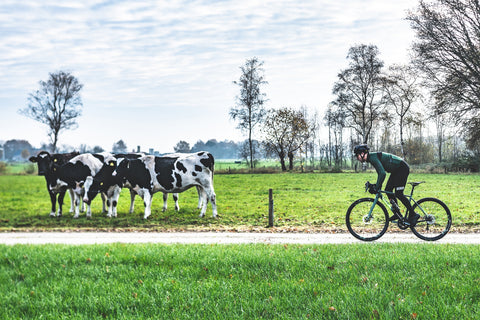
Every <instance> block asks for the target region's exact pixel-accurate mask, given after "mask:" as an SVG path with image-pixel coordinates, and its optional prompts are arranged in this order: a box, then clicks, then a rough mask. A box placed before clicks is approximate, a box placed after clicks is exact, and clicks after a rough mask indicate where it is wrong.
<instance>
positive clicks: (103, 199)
mask: <svg viewBox="0 0 480 320" xmlns="http://www.w3.org/2000/svg"><path fill="white" fill-rule="evenodd" d="M100 195H101V196H102V213H105V212H107V207H106V205H105V202H106V198H107V197H106V196H105V193H103V192H102V193H101V194H100Z"/></svg>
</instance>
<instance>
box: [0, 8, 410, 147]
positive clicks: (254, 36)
mask: <svg viewBox="0 0 480 320" xmlns="http://www.w3.org/2000/svg"><path fill="white" fill-rule="evenodd" d="M417 5H418V2H417V0H402V1H397V0H341V1H331V0H305V1H298V0H262V1H258V0H242V1H238V0H235V1H220V0H217V1H215V0H211V1H207V0H199V1H190V0H189V1H184V0H172V1H143V0H135V1H131V0H126V1H117V0H82V1H76V0H75V1H70V0H56V1H54V0H42V1H38V0H22V1H17V0H2V1H1V3H0V110H1V112H0V141H7V140H10V139H23V140H27V141H29V142H30V143H31V144H32V145H33V146H34V147H37V148H39V147H40V146H41V144H42V143H49V138H48V135H47V128H46V126H45V125H43V124H41V123H39V122H36V121H34V120H31V119H29V118H27V117H25V116H24V115H21V114H20V113H19V112H18V110H19V109H23V108H25V107H26V106H27V105H28V95H29V94H30V93H33V92H35V91H36V90H38V89H39V81H42V80H43V81H46V80H48V77H49V73H54V72H58V71H60V70H62V71H67V72H70V73H71V74H73V75H74V76H75V77H76V78H77V79H78V80H79V82H80V83H82V84H83V86H84V87H83V89H82V90H81V92H80V95H81V99H82V103H83V108H82V115H81V116H80V117H79V118H78V121H77V122H78V127H77V128H76V129H74V130H68V131H62V132H61V133H60V138H59V142H58V146H60V147H62V146H70V147H72V148H78V146H80V145H82V144H83V145H87V146H89V147H93V146H100V147H102V148H104V149H105V150H106V151H111V149H112V146H113V144H114V143H115V142H117V141H119V140H120V139H122V140H123V141H124V142H125V143H126V145H127V147H128V149H129V150H136V149H137V146H140V148H141V150H142V151H148V150H149V149H154V150H157V151H159V152H161V153H166V152H173V147H174V146H175V145H176V144H177V142H179V141H180V140H184V141H187V142H188V143H189V144H190V146H193V145H194V144H195V143H196V142H197V141H198V140H202V141H204V142H206V141H208V140H210V139H216V140H217V141H223V140H233V141H236V142H238V141H243V140H244V139H245V138H246V134H245V133H244V132H242V131H240V130H239V129H237V128H236V127H237V123H236V122H234V121H233V120H231V119H230V117H229V111H230V109H231V108H232V107H234V106H235V103H236V99H235V98H236V96H237V95H238V94H239V92H240V90H239V87H238V86H237V85H235V84H234V83H233V81H236V80H238V79H239V78H240V75H241V71H240V67H241V66H242V65H244V64H245V62H246V60H247V59H251V58H252V57H257V58H258V59H259V60H260V61H263V62H264V65H263V68H264V72H265V73H264V75H265V79H266V80H267V81H268V84H267V85H265V86H264V87H263V92H264V93H265V94H266V98H267V99H268V102H267V104H266V107H267V108H279V107H292V108H300V107H302V106H305V107H307V108H308V110H309V111H310V112H311V113H312V114H313V113H314V112H317V113H318V114H319V115H320V116H321V117H322V118H323V114H324V112H325V109H326V107H327V106H328V104H329V103H330V102H331V101H332V100H334V96H333V95H332V93H331V92H332V88H333V85H334V83H335V81H337V80H338V78H337V75H338V73H339V72H340V71H341V70H343V69H345V68H346V67H347V66H348V60H347V58H346V56H347V53H348V50H349V48H350V47H352V46H354V45H358V44H373V45H376V46H377V47H378V49H379V51H380V56H379V58H380V59H381V60H383V61H384V62H385V65H386V66H388V65H391V64H394V63H397V64H401V63H407V62H408V60H409V58H408V56H409V49H410V47H411V44H412V42H413V40H414V32H413V30H412V29H411V28H410V26H409V23H408V21H406V20H405V17H406V14H407V10H411V9H414V8H415V7H416V6H417Z"/></svg>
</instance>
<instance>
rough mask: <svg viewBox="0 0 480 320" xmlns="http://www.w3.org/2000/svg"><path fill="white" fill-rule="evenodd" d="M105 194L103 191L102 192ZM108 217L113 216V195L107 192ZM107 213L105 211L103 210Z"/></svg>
mask: <svg viewBox="0 0 480 320" xmlns="http://www.w3.org/2000/svg"><path fill="white" fill-rule="evenodd" d="M102 195H103V192H102ZM106 202H107V217H109V218H111V217H112V197H109V196H108V194H107V201H106ZM102 213H105V212H102Z"/></svg>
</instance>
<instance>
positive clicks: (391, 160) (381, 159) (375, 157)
mask: <svg viewBox="0 0 480 320" xmlns="http://www.w3.org/2000/svg"><path fill="white" fill-rule="evenodd" d="M402 161H403V159H402V158H400V157H397V156H396V155H393V154H390V153H386V152H369V153H368V157H367V162H370V163H371V164H372V166H373V167H374V168H375V170H376V171H377V174H378V178H377V185H376V187H377V190H381V189H382V184H383V181H384V180H385V176H386V173H385V171H386V172H389V173H391V172H393V171H395V170H396V169H398V168H399V167H400V164H401V163H402Z"/></svg>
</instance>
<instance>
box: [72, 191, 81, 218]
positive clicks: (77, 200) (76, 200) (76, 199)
mask: <svg viewBox="0 0 480 320" xmlns="http://www.w3.org/2000/svg"><path fill="white" fill-rule="evenodd" d="M73 198H74V200H73V202H74V203H73V209H74V211H75V215H74V216H73V219H78V217H79V216H80V207H79V205H80V197H79V196H78V194H77V193H75V192H74V196H73Z"/></svg>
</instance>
